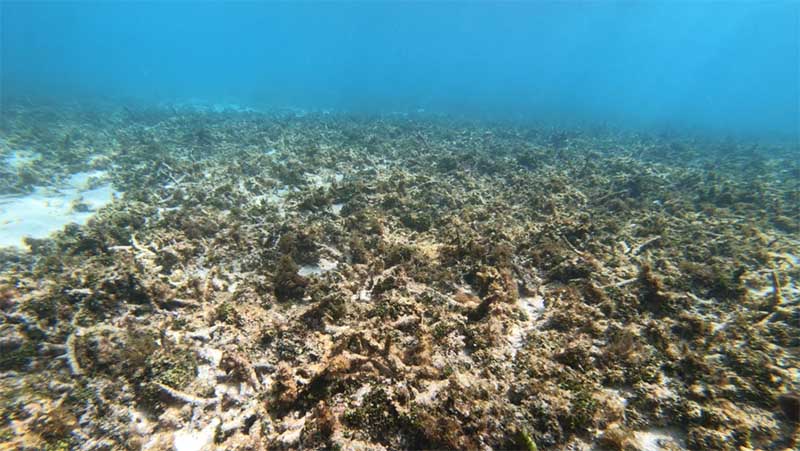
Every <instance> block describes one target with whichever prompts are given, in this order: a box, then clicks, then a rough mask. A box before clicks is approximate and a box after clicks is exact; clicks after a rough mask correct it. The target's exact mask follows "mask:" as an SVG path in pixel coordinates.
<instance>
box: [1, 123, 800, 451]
mask: <svg viewBox="0 0 800 451" xmlns="http://www.w3.org/2000/svg"><path fill="white" fill-rule="evenodd" d="M86 114H87V113H84V112H75V111H63V112H60V114H57V115H52V116H44V117H43V116H42V115H40V114H33V113H32V112H31V111H28V110H27V109H25V108H17V109H13V108H12V109H9V112H8V114H7V115H6V117H4V120H3V128H2V141H0V142H2V143H3V148H2V156H3V157H4V158H6V159H9V161H11V160H13V161H15V162H16V163H14V164H18V165H23V166H24V168H25V171H21V170H20V171H19V173H18V174H16V173H15V175H13V176H12V178H11V179H9V180H10V181H8V182H4V184H3V185H0V190H2V192H3V193H4V194H14V195H18V194H19V193H21V192H25V191H30V190H33V189H35V187H36V186H40V185H41V184H43V183H45V182H43V181H44V180H49V179H52V180H63V179H67V178H68V177H69V176H70V174H74V173H79V172H82V171H87V170H90V169H91V168H95V169H97V168H101V169H103V170H107V171H109V172H108V173H107V177H108V178H109V180H110V181H111V182H113V185H114V189H116V190H117V191H118V192H119V193H123V194H121V195H120V197H118V198H116V199H115V200H114V201H113V202H112V203H111V204H109V205H107V206H105V207H102V208H100V209H99V210H97V211H96V213H95V214H94V216H93V217H92V219H91V220H90V221H88V222H87V223H86V224H84V225H80V226H78V225H75V226H68V227H66V228H64V230H63V231H60V232H59V233H57V234H55V235H54V236H53V237H52V238H50V239H31V240H28V245H29V247H30V251H29V252H27V251H21V250H19V249H15V248H6V249H4V250H3V251H2V252H1V253H0V260H1V261H0V269H2V271H1V272H0V331H1V332H0V419H2V422H1V423H0V442H4V443H6V444H7V445H2V446H0V449H16V448H22V449H26V448H27V449H48V450H55V449H85V450H99V449H146V450H160V449H177V450H197V451H199V450H208V449H220V450H222V449H224V450H237V449H239V450H246V449H265V448H266V449H373V450H374V449H387V450H389V449H529V450H530V449H539V450H568V449H572V450H575V449H586V450H588V449H593V448H592V447H593V446H594V447H596V448H594V449H597V448H603V449H613V450H637V449H639V450H648V451H649V450H653V449H664V450H667V449H670V450H673V449H720V450H742V449H765V450H783V449H793V448H796V447H797V446H798V438H799V435H798V434H799V433H798V396H797V391H798V390H800V372H798V362H800V355H798V351H797V350H798V349H800V338H799V337H800V310H798V309H800V297H798V296H800V285H798V284H799V283H800V282H798V281H799V280H800V267H799V266H798V262H799V261H800V260H799V258H800V256H798V255H797V252H798V249H800V236H798V234H797V232H798V230H800V228H799V227H798V226H797V225H798V223H800V222H798V219H800V207H798V206H800V199H799V198H798V193H800V180H798V178H797V177H791V176H787V175H786V174H792V173H793V174H796V173H800V172H798V171H800V166H798V162H797V159H796V158H795V156H796V155H794V154H792V152H796V151H797V149H782V148H777V147H776V148H774V149H770V152H769V153H767V154H765V155H763V156H762V157H760V159H759V163H758V164H751V161H750V160H749V158H751V157H752V155H751V153H748V152H750V151H749V150H745V147H742V148H741V149H740V148H739V147H737V146H734V145H730V144H727V145H726V146H725V147H715V146H718V145H717V144H715V143H713V142H705V141H700V140H690V139H686V140H682V141H679V140H678V139H677V138H670V139H667V138H658V137H646V136H628V135H624V134H619V135H613V134H603V135H597V136H593V135H589V134H587V133H572V132H566V131H556V132H553V131H552V130H540V129H536V128H531V127H523V126H517V125H513V124H506V125H495V126H489V125H481V124H466V123H459V122H456V121H449V120H445V119H442V118H433V117H430V118H426V117H424V116H413V117H403V116H393V117H380V118H358V117H351V116H339V115H333V114H328V115H315V114H308V115H304V116H302V117H297V116H295V115H285V114H280V113H275V114H262V113H255V112H239V113H236V112H225V113H219V112H197V111H195V112H181V111H169V112H164V111H159V110H143V111H133V110H131V109H127V110H124V111H110V112H108V114H106V115H103V117H102V118H98V117H96V116H93V117H94V119H93V120H92V121H88V120H87V119H86ZM43 121H44V122H43ZM45 130H47V131H46V132H45ZM64 142H68V143H69V145H59V143H62V144H63V143H64ZM21 149H33V150H35V151H36V152H42V154H41V158H27V159H21V157H19V156H20V155H23V154H22V153H19V152H21ZM76 149H80V150H76ZM265 149H267V150H265ZM699 149H702V152H701V151H698V150H699ZM15 155H16V156H15ZM25 155H27V154H25ZM54 162H55V163H54ZM111 162H113V165H112V164H111ZM5 170H6V171H7V172H8V169H5Z"/></svg>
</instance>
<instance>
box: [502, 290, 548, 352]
mask: <svg viewBox="0 0 800 451" xmlns="http://www.w3.org/2000/svg"><path fill="white" fill-rule="evenodd" d="M519 308H520V310H522V311H523V312H525V315H526V316H527V320H526V321H524V322H521V323H519V324H515V325H514V326H512V328H511V330H510V332H509V334H508V343H509V344H510V345H511V355H512V356H516V355H517V351H519V350H520V349H522V347H523V346H524V345H525V342H524V341H525V335H526V334H527V333H528V332H530V331H531V330H533V329H535V328H536V324H537V322H538V321H539V319H540V318H541V317H542V314H544V298H543V297H541V296H539V295H536V296H531V297H521V298H519Z"/></svg>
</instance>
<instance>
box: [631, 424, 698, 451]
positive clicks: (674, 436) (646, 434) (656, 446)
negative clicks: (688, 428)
mask: <svg viewBox="0 0 800 451" xmlns="http://www.w3.org/2000/svg"><path fill="white" fill-rule="evenodd" d="M634 436H635V437H636V441H637V442H639V449H642V450H647V451H658V450H662V449H663V450H674V449H686V446H685V444H684V441H683V437H682V435H681V433H680V432H679V431H678V430H676V429H668V428H663V429H662V428H653V429H648V430H646V431H636V432H634Z"/></svg>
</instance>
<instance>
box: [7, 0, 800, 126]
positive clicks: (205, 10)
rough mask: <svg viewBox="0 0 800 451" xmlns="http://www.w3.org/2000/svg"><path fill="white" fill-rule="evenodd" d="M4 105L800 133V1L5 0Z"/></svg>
mask: <svg viewBox="0 0 800 451" xmlns="http://www.w3.org/2000/svg"><path fill="white" fill-rule="evenodd" d="M0 14H1V15H2V53H1V54H0V57H1V59H0V64H2V67H1V69H0V71H1V74H2V84H1V87H2V99H3V101H4V102H9V101H11V99H17V98H32V99H38V100H44V101H69V102H76V101H77V102H79V103H82V102H91V101H93V100H96V99H104V100H109V99H110V100H114V101H121V102H134V101H135V102H180V101H187V100H189V99H202V100H203V101H208V102H236V103H240V104H246V105H252V106H259V107H295V108H310V109H335V110H347V111H371V112H390V111H416V110H418V109H425V110H426V111H430V112H442V113H455V114H460V115H467V116H469V115H473V116H491V117H494V116H497V117H509V116H511V117H524V118H530V119H535V120H538V121H545V122H552V123H554V124H559V125H565V124H566V125H571V124H587V123H589V124H596V125H614V126H620V127H626V128H634V129H637V128H641V129H656V130H659V129H669V130H679V129H689V130H693V131H706V132H713V133H721V134H726V135H743V134H749V135H756V136H770V137H776V136H777V137H784V138H785V137H789V138H791V139H794V140H795V141H796V140H797V135H798V131H797V130H798V128H799V125H800V119H799V117H800V115H799V114H798V110H799V109H800V100H798V99H800V93H799V88H798V84H799V83H798V70H799V69H798V67H800V60H799V56H798V55H799V54H800V50H798V42H799V41H800V38H799V37H798V28H799V25H798V23H800V6H798V2H794V1H786V2H781V1H778V2H761V1H754V2H733V1H730V2H698V3H684V2H623V3H611V2H605V1H603V2H589V3H577V2H569V3H567V2H563V3H502V4H489V3H435V4H434V3H430V4H429V3H385V2H372V3H269V4H256V3H244V4H241V3H235V4H234V3H223V2H214V3H202V4H198V3H194V2H181V3H116V2H112V3H103V4H99V3H96V2H81V3H67V2H57V3H46V2H22V3H16V2H2V4H0Z"/></svg>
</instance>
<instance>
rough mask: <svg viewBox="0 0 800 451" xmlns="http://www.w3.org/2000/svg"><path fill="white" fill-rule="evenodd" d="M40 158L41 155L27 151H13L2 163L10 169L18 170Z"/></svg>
mask: <svg viewBox="0 0 800 451" xmlns="http://www.w3.org/2000/svg"><path fill="white" fill-rule="evenodd" d="M40 158H42V156H41V154H38V153H36V152H31V151H29V150H15V151H13V152H11V153H10V154H8V155H6V157H5V158H4V159H3V162H4V163H5V164H6V166H8V167H10V168H12V169H19V168H21V167H22V166H25V165H27V164H29V163H32V162H34V161H36V160H38V159H40Z"/></svg>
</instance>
